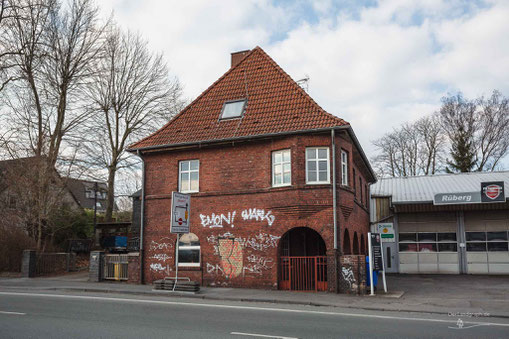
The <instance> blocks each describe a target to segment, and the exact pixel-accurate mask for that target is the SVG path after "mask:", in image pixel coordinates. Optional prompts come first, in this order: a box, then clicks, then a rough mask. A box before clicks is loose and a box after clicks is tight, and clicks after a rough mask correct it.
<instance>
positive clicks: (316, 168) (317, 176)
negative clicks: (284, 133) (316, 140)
mask: <svg viewBox="0 0 509 339" xmlns="http://www.w3.org/2000/svg"><path fill="white" fill-rule="evenodd" d="M329 178H330V174H329V148H328V147H313V148H306V183H307V184H328V183H330V180H329Z"/></svg>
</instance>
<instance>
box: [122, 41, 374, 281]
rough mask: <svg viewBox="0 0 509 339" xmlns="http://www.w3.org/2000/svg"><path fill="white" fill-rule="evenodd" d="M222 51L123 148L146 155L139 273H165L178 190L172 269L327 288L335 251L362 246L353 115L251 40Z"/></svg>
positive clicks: (367, 176)
mask: <svg viewBox="0 0 509 339" xmlns="http://www.w3.org/2000/svg"><path fill="white" fill-rule="evenodd" d="M231 60H232V65H231V68H230V69H229V70H228V71H227V72H226V73H225V74H224V75H223V76H222V77H221V78H219V79H218V80H217V81H216V82H215V83H214V84H212V85H211V86H210V87H209V88H208V89H207V90H205V91H204V92H203V93H202V94H201V95H200V96H199V97H198V98H197V99H196V100H194V101H193V102H192V103H191V104H189V106H187V107H186V108H185V109H184V110H183V111H182V112H181V113H180V114H178V115H177V116H176V117H175V118H174V119H172V120H171V121H170V122H169V123H168V124H166V125H165V126H164V127H162V128H161V129H160V130H158V131H157V132H155V133H154V134H152V135H150V136H148V137H147V138H145V139H143V140H141V141H139V142H137V143H135V144H133V145H131V147H130V151H131V152H136V153H137V154H138V155H139V156H141V157H142V159H143V161H144V193H143V195H142V198H143V201H142V205H143V209H144V213H143V221H142V229H143V241H142V243H143V251H142V257H143V259H142V262H143V264H142V266H143V275H144V281H145V282H147V283H150V282H152V281H153V280H155V279H160V278H162V277H165V276H174V271H175V246H176V239H177V237H176V235H174V234H171V233H170V206H171V193H172V191H180V192H183V193H190V194H191V206H192V209H191V232H192V233H191V234H187V235H183V236H182V238H181V240H180V245H179V246H180V251H179V276H188V277H190V278H191V279H193V280H196V281H199V282H200V283H201V284H203V285H206V286H232V287H257V288H269V289H276V288H280V289H292V290H294V289H304V290H327V289H328V290H330V291H335V290H337V282H336V279H335V277H336V276H337V272H338V269H337V266H338V265H339V256H340V255H342V254H361V253H364V252H365V249H366V233H367V232H368V229H369V208H368V204H369V199H368V191H369V190H368V185H369V183H371V182H374V181H375V175H374V174H373V171H372V169H371V167H370V165H369V163H368V160H367V158H366V156H365V155H364V153H363V151H362V149H361V147H360V145H359V143H358V141H357V139H356V137H355V134H354V132H353V130H352V128H351V126H350V125H349V124H348V123H347V122H346V121H344V120H343V119H340V118H338V117H336V116H334V115H332V114H329V113H327V112H325V111H324V110H323V109H322V108H321V107H320V106H319V105H318V104H317V103H316V102H315V101H313V99H312V98H311V97H310V96H309V95H308V94H307V93H306V91H304V90H303V89H302V88H301V87H300V86H299V85H298V84H297V83H296V82H295V81H293V80H292V79H291V78H290V76H288V74H286V73H285V72H284V71H283V70H282V69H281V68H280V67H279V66H278V65H277V64H276V63H275V62H274V60H272V59H271V58H270V57H269V56H268V55H267V54H266V53H265V52H264V51H263V50H262V49H261V48H259V47H256V48H254V49H252V50H250V51H242V52H237V53H232V56H231ZM334 187H336V190H335V192H334V189H333V188H334ZM334 193H335V194H334Z"/></svg>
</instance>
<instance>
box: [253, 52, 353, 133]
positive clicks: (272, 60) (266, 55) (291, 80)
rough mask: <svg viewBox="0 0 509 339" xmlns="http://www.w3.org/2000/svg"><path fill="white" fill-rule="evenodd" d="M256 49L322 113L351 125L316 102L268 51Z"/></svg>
mask: <svg viewBox="0 0 509 339" xmlns="http://www.w3.org/2000/svg"><path fill="white" fill-rule="evenodd" d="M254 49H259V50H260V52H261V53H262V54H263V55H264V56H265V57H266V58H268V59H269V60H270V62H271V63H272V64H273V66H274V67H276V69H277V70H278V71H279V72H280V73H282V74H283V75H284V76H285V77H286V78H287V79H288V80H290V82H291V83H292V85H293V86H294V87H296V88H297V90H298V91H299V92H300V93H301V94H303V95H304V96H305V97H306V99H308V100H310V101H311V102H312V103H313V104H314V105H316V106H318V108H320V109H321V110H322V113H325V114H327V115H329V116H330V117H331V118H333V119H336V120H340V122H342V123H346V124H348V125H350V123H349V122H348V121H346V120H344V119H341V118H340V117H338V116H335V115H334V114H331V113H329V112H327V111H326V110H324V109H323V108H322V106H320V105H319V104H318V103H317V102H316V101H315V100H314V99H313V98H312V97H311V96H310V95H309V93H308V92H306V91H305V90H304V89H303V88H302V87H301V86H299V84H298V83H297V82H296V81H295V80H293V79H292V77H291V76H290V75H289V74H288V73H286V71H285V70H284V69H283V68H282V67H281V66H279V64H278V63H277V62H276V61H275V60H274V59H272V58H271V57H270V55H268V54H267V53H266V52H265V51H264V50H263V49H262V48H261V47H259V46H256V47H255V48H253V50H254Z"/></svg>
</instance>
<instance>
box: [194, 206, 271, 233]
mask: <svg viewBox="0 0 509 339" xmlns="http://www.w3.org/2000/svg"><path fill="white" fill-rule="evenodd" d="M236 215H237V211H231V212H226V213H217V214H216V213H212V214H210V215H205V214H200V222H201V225H202V226H203V227H206V228H224V227H228V226H229V227H231V228H234V227H235V224H234V223H235V216H236ZM241 216H242V219H243V220H244V221H248V220H256V221H259V222H266V223H267V225H268V226H272V224H273V223H274V221H275V220H276V216H275V215H273V214H272V211H265V210H264V209H261V208H248V209H245V210H243V211H242V212H241Z"/></svg>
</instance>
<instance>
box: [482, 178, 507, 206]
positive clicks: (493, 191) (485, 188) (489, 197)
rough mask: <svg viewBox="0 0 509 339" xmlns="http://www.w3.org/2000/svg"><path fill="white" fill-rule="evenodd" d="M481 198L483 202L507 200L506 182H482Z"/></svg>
mask: <svg viewBox="0 0 509 339" xmlns="http://www.w3.org/2000/svg"><path fill="white" fill-rule="evenodd" d="M481 200H482V202H505V192H504V182H503V181H494V182H482V183H481Z"/></svg>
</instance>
